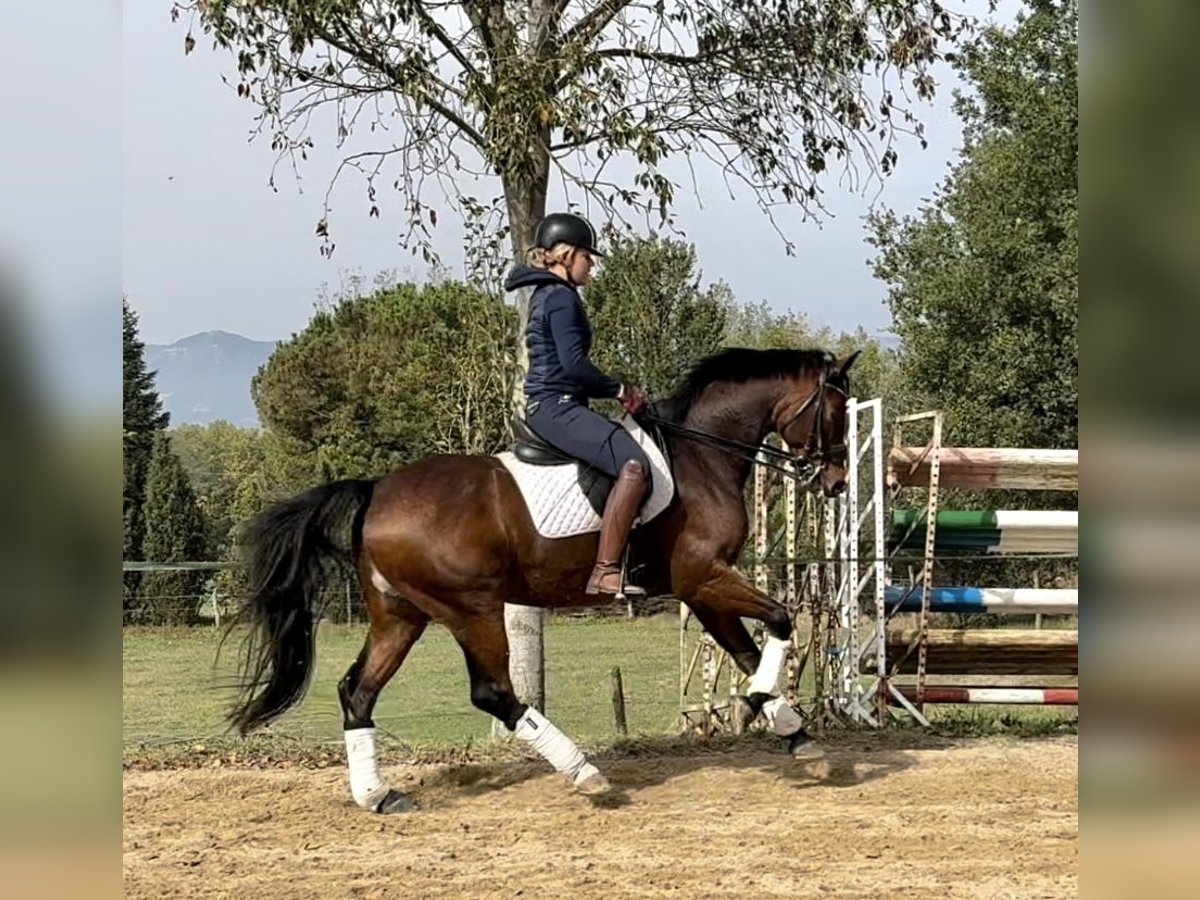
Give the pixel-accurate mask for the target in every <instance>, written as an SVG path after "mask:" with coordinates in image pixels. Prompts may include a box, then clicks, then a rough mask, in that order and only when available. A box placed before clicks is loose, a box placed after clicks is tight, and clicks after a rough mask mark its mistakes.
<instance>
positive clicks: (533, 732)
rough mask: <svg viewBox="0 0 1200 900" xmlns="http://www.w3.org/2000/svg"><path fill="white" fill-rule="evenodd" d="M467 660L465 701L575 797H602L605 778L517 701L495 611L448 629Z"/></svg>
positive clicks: (550, 725) (541, 718) (500, 616)
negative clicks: (526, 747) (537, 758)
mask: <svg viewBox="0 0 1200 900" xmlns="http://www.w3.org/2000/svg"><path fill="white" fill-rule="evenodd" d="M451 631H452V632H453V633H454V637H455V639H456V640H457V641H458V644H459V646H460V647H462V651H463V655H464V656H465V657H466V660H467V673H468V674H469V675H470V678H471V702H472V703H473V704H474V705H475V706H476V707H477V708H479V709H481V710H483V711H484V712H486V713H488V714H490V715H492V716H495V717H496V718H497V719H499V720H500V721H501V722H503V723H504V726H505V727H506V728H507V729H508V730H509V731H512V732H515V733H516V736H517V737H519V738H520V739H521V740H523V741H525V742H527V743H528V744H530V745H531V746H532V747H533V749H534V750H536V751H537V752H538V753H539V754H541V756H542V757H543V758H544V759H545V760H546V761H547V762H548V763H550V765H552V766H554V768H555V769H556V770H558V771H559V772H561V773H563V774H564V775H566V776H567V777H569V778H570V779H571V781H572V784H573V785H574V787H575V790H577V791H578V792H579V793H581V794H603V793H605V792H606V791H607V790H608V789H609V784H608V780H607V779H606V778H605V777H604V776H603V775H601V774H600V770H599V769H597V768H596V767H595V766H594V765H592V764H591V763H590V762H588V760H587V757H585V756H584V755H583V751H582V750H580V749H579V747H577V746H576V745H575V742H574V741H572V740H571V739H570V738H569V737H567V736H566V735H565V734H563V733H562V732H561V731H559V730H558V728H556V727H555V726H554V724H553V723H552V722H550V720H549V719H547V718H546V717H545V716H544V715H542V714H541V713H540V712H539V711H538V710H537V709H535V708H534V707H532V706H526V705H525V704H524V703H522V702H521V701H520V700H518V699H517V695H516V693H515V692H514V691H513V686H512V682H511V681H510V680H509V677H508V635H507V633H506V632H505V630H504V618H503V614H502V613H501V612H500V609H499V608H497V611H496V612H495V613H494V614H487V613H479V614H476V615H473V616H471V617H470V618H469V619H467V620H466V621H463V622H459V623H455V624H454V625H452V626H451Z"/></svg>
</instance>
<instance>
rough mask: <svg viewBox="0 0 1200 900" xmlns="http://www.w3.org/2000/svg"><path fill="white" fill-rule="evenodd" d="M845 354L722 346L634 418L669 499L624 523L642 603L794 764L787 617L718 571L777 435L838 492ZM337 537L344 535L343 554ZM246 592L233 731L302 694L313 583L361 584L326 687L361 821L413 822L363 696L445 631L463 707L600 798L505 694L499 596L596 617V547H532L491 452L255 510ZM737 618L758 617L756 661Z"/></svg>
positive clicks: (804, 743) (520, 504) (314, 601)
mask: <svg viewBox="0 0 1200 900" xmlns="http://www.w3.org/2000/svg"><path fill="white" fill-rule="evenodd" d="M857 357H858V353H857V352H856V353H853V354H851V355H849V356H847V357H845V358H842V359H838V358H835V357H834V356H833V355H832V354H830V353H827V352H825V351H822V350H747V349H740V348H735V349H728V350H724V351H722V352H720V353H717V354H715V355H713V356H710V357H707V358H706V359H704V360H702V361H701V362H700V363H699V364H697V365H696V366H695V368H694V369H692V371H691V372H690V374H689V375H688V376H687V377H686V379H685V380H684V382H683V384H682V385H681V387H680V388H679V390H677V391H676V393H675V394H673V395H672V396H671V397H669V398H667V399H665V400H663V401H662V402H660V403H657V404H651V405H650V406H649V407H648V408H647V411H645V412H644V413H643V414H641V415H640V416H639V418H640V419H641V420H642V421H643V422H645V423H647V424H648V426H649V427H656V428H657V429H658V431H659V433H660V435H661V436H662V440H663V443H664V445H665V447H664V449H665V450H666V453H667V455H668V457H669V458H670V460H671V463H672V468H673V475H674V479H675V495H674V497H673V498H672V500H671V503H670V505H669V506H668V507H667V508H666V510H665V511H664V512H662V513H661V514H659V515H658V516H656V517H654V518H652V519H651V520H650V521H649V522H647V523H645V524H643V525H641V526H640V527H638V528H637V529H636V530H635V531H634V533H633V536H632V537H631V550H632V551H633V552H634V553H635V554H636V556H637V558H638V559H639V560H642V561H644V568H643V570H642V571H641V572H640V579H639V580H640V583H641V585H642V586H644V587H645V588H646V590H647V592H648V593H649V594H650V595H652V596H653V595H666V594H670V595H673V596H675V597H677V598H678V599H679V600H680V601H682V602H683V603H685V604H686V605H687V606H688V607H689V608H690V609H691V611H692V612H693V613H694V614H695V616H696V618H697V619H698V620H699V622H700V623H701V625H702V626H703V627H704V628H705V629H706V630H707V631H708V632H709V634H711V635H712V636H713V638H715V640H716V642H717V643H718V644H719V645H720V646H721V647H722V648H724V649H725V650H726V651H727V652H728V653H729V654H730V657H731V658H732V659H733V660H734V662H735V663H736V664H737V666H738V667H739V668H740V669H741V670H742V671H743V672H745V673H746V674H747V675H749V676H751V681H750V685H749V691H748V693H749V697H748V704H747V705H748V709H749V712H748V715H749V716H750V718H753V717H755V716H757V715H758V714H760V713H762V714H764V715H765V716H766V719H767V722H768V724H769V725H770V727H771V728H772V730H773V731H774V732H775V733H776V734H778V735H780V736H781V737H782V738H784V739H786V740H787V741H788V746H789V749H791V750H792V751H793V752H795V753H797V754H798V755H799V753H800V752H802V751H804V750H806V749H811V748H812V747H813V745H812V744H811V743H810V741H809V737H808V735H807V734H806V733H805V731H804V729H803V728H802V727H801V726H802V722H801V720H800V716H799V714H798V713H797V712H796V711H795V710H794V709H793V708H792V707H791V706H789V705H788V704H787V703H786V701H785V700H784V699H783V698H782V697H778V696H774V697H773V696H772V695H776V694H777V693H778V680H779V676H780V674H781V672H782V669H783V666H784V662H785V658H786V653H787V648H788V646H789V641H790V638H791V630H792V625H791V621H790V619H789V616H788V612H787V610H786V609H785V608H784V606H783V605H782V604H780V603H778V602H777V601H775V600H774V599H772V598H771V597H769V596H767V595H766V594H764V593H762V592H761V591H759V590H757V589H756V588H755V587H754V586H753V585H752V584H750V583H749V582H748V581H747V580H746V579H745V578H744V577H743V576H742V575H741V574H740V573H739V572H738V571H737V570H736V569H735V567H734V564H735V562H736V560H737V558H738V554H739V552H740V551H741V549H742V545H743V544H744V543H745V540H746V536H747V532H748V529H749V520H748V516H747V512H746V505H745V499H744V489H745V485H746V480H747V478H748V476H749V474H750V471H751V468H752V466H753V465H754V456H755V453H756V452H757V451H758V449H759V447H760V445H761V444H762V442H763V440H764V439H765V438H766V437H767V436H768V435H769V434H771V433H778V434H779V435H780V436H781V437H782V438H783V440H784V442H785V443H786V445H787V446H788V448H789V449H790V450H791V453H790V454H784V453H783V452H782V451H775V453H776V454H778V455H780V456H786V457H787V459H788V460H791V459H795V460H797V461H798V462H799V463H800V464H802V465H806V466H807V469H808V471H809V472H810V473H811V477H810V478H809V480H808V486H809V488H810V489H812V490H816V489H817V488H818V486H819V488H820V489H821V490H822V491H823V493H824V494H825V496H828V497H832V496H836V495H837V494H839V493H840V492H841V491H842V490H843V489H844V488H845V479H846V466H847V461H846V446H845V432H846V400H847V397H848V396H849V389H850V388H849V378H848V374H847V373H848V370H849V369H850V367H851V365H852V364H853V363H854V361H855V359H856V358H857ZM347 530H348V532H349V541H348V542H347V541H342V542H341V543H339V535H342V534H344V533H345V532H346V531H347ZM245 534H246V543H247V548H248V551H249V552H248V555H247V566H248V575H249V580H250V591H249V593H248V596H247V599H246V601H245V602H244V604H243V606H242V608H241V615H240V616H239V617H238V619H237V620H235V624H236V622H238V621H240V622H243V623H249V625H250V626H251V629H250V634H249V637H248V638H247V644H246V648H245V650H246V652H245V654H244V656H243V660H242V672H241V688H240V694H239V696H238V698H237V701H236V703H235V705H234V706H233V708H232V710H231V711H230V712H229V714H228V718H229V720H230V722H231V723H232V724H233V726H235V727H236V728H237V729H238V730H239V731H240V733H241V734H243V735H245V734H247V733H249V732H250V731H252V730H254V729H256V728H258V727H260V726H262V725H265V724H266V723H268V722H270V721H271V720H272V719H274V718H275V717H277V716H279V715H280V714H281V713H283V712H284V711H285V710H287V709H288V708H289V707H291V706H292V705H294V704H295V703H297V702H298V701H299V700H300V699H301V697H302V696H303V694H304V692H305V690H306V689H307V686H308V682H309V678H310V676H311V673H312V668H313V658H314V652H315V628H314V619H315V617H319V615H320V612H321V610H320V609H319V608H318V607H319V606H320V603H319V597H320V594H321V588H322V586H323V585H324V584H325V583H326V582H327V581H328V580H329V578H330V577H331V575H332V574H333V572H334V570H335V568H336V567H337V566H338V565H347V564H348V565H351V566H353V567H354V568H355V569H356V570H357V576H358V580H359V582H360V584H361V586H362V592H363V595H364V598H365V602H366V606H367V611H368V613H369V617H370V618H369V621H370V625H369V630H368V633H367V637H366V643H365V644H364V646H363V648H362V651H361V652H360V653H359V655H358V658H357V659H356V660H355V661H354V663H353V664H352V665H351V666H350V668H349V670H348V671H347V672H346V674H345V677H343V678H342V680H341V682H340V683H339V684H338V697H339V699H340V701H341V707H342V713H343V727H344V729H345V737H346V746H347V758H348V764H349V768H350V788H351V793H352V795H353V797H354V800H355V802H356V803H358V805H359V806H362V807H363V808H365V809H369V810H372V811H375V812H399V811H403V810H407V809H410V808H412V803H411V801H410V800H409V798H408V797H407V796H406V795H404V794H402V793H400V792H399V791H396V790H394V789H391V788H389V787H388V786H387V785H386V784H385V783H384V782H383V781H382V780H381V778H380V776H379V771H378V766H377V762H376V754H375V724H374V722H373V721H372V719H371V714H372V710H373V709H374V707H375V702H376V699H377V698H378V696H379V692H380V691H381V690H382V689H383V687H384V685H386V684H387V683H388V681H389V680H390V679H391V678H392V676H394V675H395V674H396V672H397V670H398V669H399V668H400V666H401V664H402V663H403V662H404V659H405V657H406V656H407V655H408V652H409V651H410V650H411V649H412V647H413V645H414V644H415V643H416V642H417V640H418V639H419V638H420V637H421V635H422V633H423V632H424V631H425V628H426V626H427V625H428V624H429V623H430V622H436V623H438V624H441V625H443V626H445V627H446V628H447V629H449V631H450V633H451V634H453V635H454V638H455V640H456V641H457V642H458V644H459V646H460V647H461V648H462V652H463V655H464V656H465V657H466V665H467V672H468V675H469V677H470V685H471V702H472V703H473V704H474V705H475V706H476V707H477V708H479V709H481V710H483V711H484V712H486V713H489V714H490V715H492V716H494V717H495V718H497V719H498V720H500V721H501V722H503V723H504V725H505V727H506V728H507V729H508V730H509V731H512V732H515V734H516V736H517V737H518V738H521V739H523V740H525V741H527V742H528V743H530V744H531V745H532V746H533V748H534V749H535V750H537V751H538V752H539V753H540V754H541V755H542V756H543V757H544V758H545V759H546V760H547V761H548V762H549V763H550V764H551V765H552V766H553V767H554V768H555V769H557V770H558V771H559V772H562V773H563V774H565V775H566V776H568V777H569V778H570V779H572V780H573V784H574V788H575V789H576V790H577V791H579V792H580V793H583V794H599V793H603V792H604V791H607V790H608V789H609V785H608V782H607V780H606V779H605V778H604V776H603V775H602V774H601V773H600V772H599V770H598V769H597V768H596V767H595V766H594V765H592V764H591V763H590V762H588V760H587V759H586V757H585V756H584V755H583V753H582V752H581V751H580V750H579V748H578V747H577V746H576V745H575V743H574V742H573V741H571V740H570V738H568V737H567V736H566V735H564V734H563V733H562V732H561V731H559V730H558V728H556V727H555V726H554V725H553V724H552V723H551V722H550V721H548V720H547V719H546V717H545V716H544V715H542V714H541V712H540V711H538V710H537V709H535V708H533V707H530V706H527V705H526V704H524V703H522V702H521V700H520V699H519V698H518V697H517V696H516V694H515V692H514V690H513V686H512V683H511V681H510V680H509V668H508V636H507V634H506V632H505V626H504V605H505V603H506V602H514V603H520V604H524V605H528V606H540V607H544V608H554V607H565V606H572V605H576V606H580V605H592V604H595V603H596V602H597V597H596V596H594V595H588V594H585V593H584V586H585V584H586V582H587V577H588V573H589V572H590V571H591V569H592V564H593V562H594V561H595V556H596V541H597V535H596V534H595V533H591V534H584V535H579V536H576V537H568V538H556V539H547V538H544V537H542V536H540V535H539V534H538V532H537V530H536V529H535V527H534V523H533V520H532V519H531V517H530V514H529V511H528V508H527V506H526V503H525V501H524V499H523V497H522V495H521V493H520V492H519V490H518V487H517V484H516V482H515V480H514V479H513V477H512V475H511V474H509V472H508V470H507V469H506V468H505V467H504V466H503V464H502V463H501V462H500V461H499V460H498V459H497V458H496V457H491V456H467V455H436V456H428V457H424V458H422V459H418V460H417V461H415V462H413V463H411V464H410V465H407V466H404V467H403V468H400V469H397V470H396V471H394V472H392V473H391V474H390V475H388V476H386V477H384V478H382V479H379V480H346V481H337V482H333V483H330V484H326V485H322V486H319V487H316V488H313V489H311V490H309V491H307V492H305V493H303V494H300V495H299V496H296V497H293V498H291V499H287V500H283V501H281V502H278V503H276V504H275V505H273V506H271V507H269V508H267V509H266V510H265V511H263V512H262V513H261V514H259V515H258V516H257V517H256V518H255V519H254V520H252V522H251V523H250V525H249V527H248V529H247V531H246V533H245ZM742 617H746V618H750V619H757V620H759V621H761V622H762V623H763V625H764V627H765V629H766V633H767V639H766V641H765V643H764V647H763V649H762V650H761V651H760V650H759V648H758V646H757V645H756V644H755V642H754V639H753V638H752V637H751V635H750V633H749V632H748V631H747V630H746V627H745V626H744V625H743V623H742V621H741V620H742Z"/></svg>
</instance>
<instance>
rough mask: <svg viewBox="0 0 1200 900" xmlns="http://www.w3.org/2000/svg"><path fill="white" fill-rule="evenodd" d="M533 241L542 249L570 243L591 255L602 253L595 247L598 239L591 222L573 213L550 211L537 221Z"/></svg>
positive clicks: (601, 254)
mask: <svg viewBox="0 0 1200 900" xmlns="http://www.w3.org/2000/svg"><path fill="white" fill-rule="evenodd" d="M533 242H534V244H535V245H536V246H538V247H541V248H542V249H543V250H549V249H551V248H552V247H553V246H554V245H555V244H570V245H571V246H572V247H578V248H579V249H580V250H586V251H587V252H588V253H591V254H592V255H593V256H603V255H604V254H603V253H601V252H600V251H599V250H597V249H596V244H597V243H598V241H597V240H596V229H595V228H593V227H592V223H591V222H589V221H588V220H587V219H585V218H584V217H583V216H577V215H575V213H550V215H548V216H546V218H544V219H542V221H541V222H539V223H538V227H537V231H536V232H535V233H534V236H533Z"/></svg>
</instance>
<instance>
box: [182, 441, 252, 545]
mask: <svg viewBox="0 0 1200 900" xmlns="http://www.w3.org/2000/svg"><path fill="white" fill-rule="evenodd" d="M171 448H172V449H173V450H174V451H175V455H176V456H177V457H178V458H179V462H180V465H182V466H183V470H184V472H185V473H186V474H187V477H188V482H189V483H190V484H191V486H192V490H193V491H194V492H195V495H196V503H197V505H198V506H199V508H200V512H201V514H202V515H203V517H204V523H205V526H206V529H207V531H206V543H207V546H208V550H209V554H210V555H211V556H212V558H213V559H225V558H226V555H227V551H228V549H229V535H230V531H231V530H232V529H233V527H234V519H233V516H234V506H235V499H236V497H237V494H238V491H239V489H240V487H241V486H242V485H243V484H244V483H245V482H247V481H248V480H252V479H259V478H260V477H261V474H262V473H263V471H264V470H265V467H266V458H265V456H266V454H265V448H264V441H263V433H262V431H261V430H260V429H257V428H242V427H239V426H237V425H232V424H230V423H229V422H225V421H219V422H210V423H209V424H207V425H179V426H177V427H175V428H173V429H172V430H171Z"/></svg>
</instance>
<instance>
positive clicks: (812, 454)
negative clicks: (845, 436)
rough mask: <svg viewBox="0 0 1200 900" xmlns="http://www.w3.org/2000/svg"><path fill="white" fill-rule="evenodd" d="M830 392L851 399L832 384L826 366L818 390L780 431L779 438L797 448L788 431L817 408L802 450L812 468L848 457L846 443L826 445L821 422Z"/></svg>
mask: <svg viewBox="0 0 1200 900" xmlns="http://www.w3.org/2000/svg"><path fill="white" fill-rule="evenodd" d="M829 391H837V392H838V393H839V394H841V395H842V396H843V397H846V398H847V399H849V394H847V393H846V390H845V389H844V388H840V387H838V386H837V385H836V384H832V383H830V381H829V367H828V366H826V367H825V368H823V369H822V370H821V375H820V379H819V381H818V383H817V387H816V390H814V391H813V392H812V393H811V394H809V395H808V398H807V399H806V400H805V401H804V402H803V403H801V404H800V406H799V407H797V409H796V411H795V412H794V413H792V414H791V416H789V417H788V420H787V421H786V422H784V423H783V424H782V425H781V426H779V429H778V431H779V436H780V437H782V438H783V439H784V441H785V442H787V444H788V446H791V447H795V446H796V445H795V444H793V443H792V442H791V441H789V440H788V439H787V430H788V429H789V428H791V427H792V425H794V424H795V423H796V421H797V420H798V419H799V418H800V417H801V416H802V415H804V413H805V411H806V410H808V408H809V407H812V406H815V407H816V408H815V410H814V411H813V417H812V425H811V426H810V427H809V429H808V436H807V437H806V438H805V440H804V443H803V444H802V445H801V450H800V452H801V453H802V454H803V456H804V460H805V461H806V462H808V463H809V465H811V466H823V465H826V464H828V463H832V462H839V461H841V460H844V459H845V456H846V445H845V444H844V443H841V444H826V443H825V432H824V430H823V429H822V428H821V422H822V421H823V420H824V418H825V398H826V396H827V395H828V392H829Z"/></svg>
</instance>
